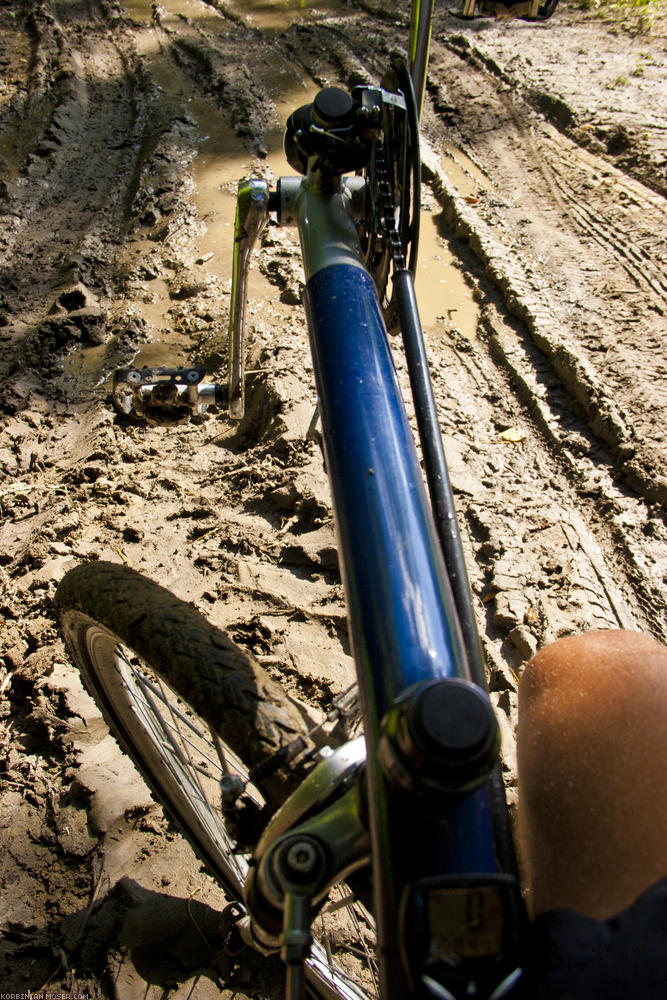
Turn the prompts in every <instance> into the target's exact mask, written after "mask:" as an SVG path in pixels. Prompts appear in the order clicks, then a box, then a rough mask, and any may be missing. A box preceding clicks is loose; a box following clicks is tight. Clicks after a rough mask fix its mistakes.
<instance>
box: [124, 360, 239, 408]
mask: <svg viewBox="0 0 667 1000" xmlns="http://www.w3.org/2000/svg"><path fill="white" fill-rule="evenodd" d="M205 378H206V370H205V369H204V368H202V367H201V366H199V365H193V366H192V367H190V368H118V369H117V370H116V371H115V372H114V377H113V389H112V399H113V404H114V406H115V407H116V409H117V410H118V411H119V413H123V414H125V415H126V416H134V417H142V418H144V419H146V420H149V421H156V422H163V421H167V422H173V421H178V420H186V419H188V417H196V416H200V415H201V414H202V413H204V412H205V411H206V409H207V408H208V406H210V405H211V403H217V404H220V403H221V402H222V401H223V398H226V389H225V390H223V388H222V386H219V385H213V384H212V383H211V382H204V379H205Z"/></svg>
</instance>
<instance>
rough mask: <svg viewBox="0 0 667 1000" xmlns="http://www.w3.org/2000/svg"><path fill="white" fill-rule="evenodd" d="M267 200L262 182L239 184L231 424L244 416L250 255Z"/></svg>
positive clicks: (265, 214) (264, 218) (231, 337)
mask: <svg viewBox="0 0 667 1000" xmlns="http://www.w3.org/2000/svg"><path fill="white" fill-rule="evenodd" d="M269 198H270V194H269V186H268V184H267V182H266V181H263V180H260V179H259V178H256V177H254V178H251V179H250V180H246V181H241V183H240V184H239V190H238V195H237V198H236V219H235V221H234V262H233V270H232V298H231V306H230V311H229V415H230V417H232V419H234V420H241V419H242V418H243V414H244V412H245V393H244V350H243V334H244V328H245V307H246V299H247V292H248V271H249V269H250V255H251V253H252V249H253V247H254V245H255V243H256V242H257V238H258V236H259V234H260V233H261V232H262V230H263V228H264V226H265V225H266V222H267V220H268V218H269Z"/></svg>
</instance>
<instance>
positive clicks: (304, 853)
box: [287, 840, 317, 875]
mask: <svg viewBox="0 0 667 1000" xmlns="http://www.w3.org/2000/svg"><path fill="white" fill-rule="evenodd" d="M287 864H288V865H289V866H290V868H291V869H292V871H295V872H299V874H300V875H309V874H310V873H311V872H312V871H313V869H314V868H315V865H316V864H317V851H316V850H315V848H314V847H313V845H312V844H309V843H308V842H307V841H305V840H302V841H301V842H300V843H297V844H293V845H292V847H290V849H289V851H288V852H287Z"/></svg>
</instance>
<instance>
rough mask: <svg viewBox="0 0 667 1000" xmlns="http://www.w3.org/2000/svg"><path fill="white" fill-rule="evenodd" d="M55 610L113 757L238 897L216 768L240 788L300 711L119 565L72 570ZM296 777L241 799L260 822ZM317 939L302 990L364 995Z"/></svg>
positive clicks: (288, 770)
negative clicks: (113, 743) (117, 753)
mask: <svg viewBox="0 0 667 1000" xmlns="http://www.w3.org/2000/svg"><path fill="white" fill-rule="evenodd" d="M56 607H57V610H58V614H59V618H60V622H61V626H62V631H63V634H64V637H65V641H66V644H67V647H68V650H69V652H70V655H71V657H72V660H73V661H74V663H75V664H76V665H77V666H78V668H79V670H80V672H81V675H82V678H83V680H84V683H85V685H86V687H87V688H88V690H89V691H90V693H91V694H92V696H93V698H94V699H95V701H96V703H97V705H98V707H99V708H100V709H101V711H102V713H103V715H104V718H105V720H106V722H107V724H108V725H109V728H110V729H111V731H112V733H113V735H114V736H115V737H116V739H117V741H118V743H119V744H120V746H121V748H122V749H123V750H124V751H125V752H126V753H127V754H128V755H129V756H130V757H131V758H132V760H133V761H134V763H135V764H136V766H137V767H138V769H139V771H140V772H141V774H142V775H143V777H144V779H145V781H146V783H147V785H148V786H149V788H150V789H151V791H152V792H153V794H154V795H155V797H156V798H157V799H158V801H160V802H161V804H162V805H163V806H164V808H165V811H166V812H167V814H168V815H169V817H170V818H171V819H172V820H173V821H174V822H175V823H176V825H177V826H178V828H179V829H180V831H181V833H182V834H183V835H184V836H185V838H186V840H188V842H189V843H190V845H191V846H192V847H193V849H194V851H195V853H196V854H197V855H198V856H199V858H200V859H201V860H202V861H204V863H205V864H206V866H207V867H208V869H209V870H210V871H211V873H212V874H213V875H214V877H215V878H216V879H217V880H218V881H219V882H220V884H221V885H222V886H223V888H224V889H225V890H226V892H227V894H228V895H230V897H231V898H233V899H236V900H240V899H242V893H243V884H244V881H245V876H246V873H247V870H248V861H249V856H250V852H251V847H252V846H253V844H248V843H247V842H245V841H246V837H244V838H242V839H243V840H244V843H241V844H239V843H238V836H237V835H238V828H237V826H236V821H235V820H233V819H230V817H229V815H226V814H225V813H224V812H223V811H222V809H221V806H220V805H219V802H220V799H219V777H220V773H221V771H222V769H221V766H220V763H219V761H220V760H222V761H223V763H224V765H225V770H226V771H228V772H229V773H231V774H235V775H238V776H239V777H240V778H241V779H242V780H243V781H244V782H246V781H247V779H248V775H249V773H250V771H251V770H253V769H254V768H255V767H256V766H257V765H259V764H261V763H263V762H264V761H265V760H266V759H267V758H268V757H270V756H271V755H272V754H273V753H277V752H279V751H280V750H281V749H283V748H286V747H287V746H288V745H289V744H291V743H292V742H293V741H294V740H295V739H296V738H297V737H298V736H305V735H306V733H307V729H308V727H307V725H306V722H305V720H304V717H303V714H302V713H301V711H300V710H299V709H298V708H297V706H296V705H295V704H293V703H292V702H290V701H289V699H288V698H287V696H286V695H285V693H284V691H283V690H282V688H281V687H280V686H279V685H278V684H277V683H276V682H274V681H273V680H271V678H270V677H269V676H268V675H267V674H266V672H265V671H264V669H263V668H262V667H261V665H260V664H259V663H258V662H257V661H256V660H255V659H254V657H252V656H251V655H250V654H249V653H247V652H245V651H244V650H242V649H240V648H239V647H238V646H236V645H235V644H234V643H233V642H232V641H231V640H230V639H229V638H228V637H227V636H226V635H225V634H224V633H222V632H221V631H219V630H218V629H217V628H215V627H214V626H213V625H211V624H210V623H209V622H207V621H206V620H205V619H204V618H203V617H202V616H201V615H200V614H199V613H198V612H197V611H196V610H195V609H194V608H193V607H192V606H191V605H189V604H187V603H185V602H184V601H181V600H179V599H178V598H176V597H175V596H174V595H173V594H171V593H170V592H169V591H167V590H165V589H164V588H163V587H161V586H159V585H158V584H156V583H154V582H152V581H151V580H148V579H147V578H146V577H143V576H142V575H141V574H139V573H137V572H136V571H135V570H132V569H130V568H129V567H127V566H122V565H116V564H111V563H89V564H85V565H81V566H78V567H76V568H75V569H73V570H71V571H70V572H69V573H67V574H66V575H65V576H64V577H63V580H62V582H61V583H60V585H59V587H58V590H57V593H56ZM212 734H215V736H213V735H212ZM216 754H217V759H216ZM220 754H222V757H220ZM216 768H217V770H216ZM302 777H303V774H302V773H301V771H300V769H299V768H298V767H294V766H293V765H289V766H288V767H285V768H283V769H280V770H278V771H277V772H275V773H274V774H272V775H270V776H269V777H267V778H265V779H264V780H263V781H261V782H260V781H259V780H258V781H257V783H256V784H257V786H259V787H256V786H255V785H253V784H250V783H248V784H247V786H246V789H245V794H244V797H243V798H244V801H245V802H247V803H249V804H250V805H251V806H252V804H253V803H254V808H255V811H256V813H257V814H258V815H260V816H261V815H262V810H264V812H266V813H268V812H272V811H273V810H274V809H275V808H276V807H277V806H278V805H280V804H281V803H282V802H283V801H284V800H285V798H286V797H287V796H288V794H289V793H290V792H291V791H292V790H293V789H294V788H295V787H296V786H297V785H298V784H299V782H300V780H301V779H302ZM216 798H217V801H215V800H216ZM246 833H247V831H246ZM338 908H339V907H338V906H336V907H334V908H333V909H338ZM354 919H355V921H356V920H357V919H358V918H357V916H356V915H355V917H354ZM322 936H323V937H325V938H326V941H327V947H326V948H325V947H323V946H322V945H320V944H319V943H318V942H317V941H316V942H315V945H314V949H313V953H312V956H311V959H310V961H309V965H308V978H309V983H310V986H311V992H314V993H315V994H316V995H318V996H320V997H323V998H326V1000H334V998H335V1000H341V998H342V1000H361V998H362V997H366V996H367V995H368V990H367V988H366V986H365V985H359V984H358V981H357V980H358V978H359V975H358V973H357V972H356V970H351V969H345V968H344V967H342V968H341V966H340V962H333V961H332V959H331V948H330V937H331V935H330V933H329V931H328V930H327V931H324V930H323V931H322ZM370 992H371V993H372V992H373V991H372V990H370Z"/></svg>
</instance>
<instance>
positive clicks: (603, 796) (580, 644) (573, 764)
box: [517, 631, 667, 919]
mask: <svg viewBox="0 0 667 1000" xmlns="http://www.w3.org/2000/svg"><path fill="white" fill-rule="evenodd" d="M517 752H518V763H519V837H520V846H521V853H522V857H523V861H524V864H525V868H526V877H527V884H528V889H529V909H530V911H531V914H532V916H533V917H535V916H538V915H539V914H541V913H544V912H546V911H547V910H551V909H556V908H568V909H575V910H578V911H579V912H580V913H583V914H586V915H588V916H592V917H596V918H599V919H604V918H607V917H609V916H611V915H612V914H613V913H616V912H618V911H619V910H621V909H623V908H624V907H626V906H628V905H630V903H632V902H633V900H634V899H635V898H636V897H637V896H638V895H639V894H640V893H641V892H642V891H643V890H644V889H646V888H648V886H649V885H651V884H652V883H653V882H655V881H656V880H657V879H659V878H660V877H661V876H663V875H665V874H666V873H667V649H666V648H665V647H664V646H662V645H660V644H659V643H657V642H656V641H655V640H654V639H652V638H650V637H648V636H645V635H642V634H640V633H636V632H617V631H609V632H590V633H587V634H586V635H581V636H572V637H568V638H566V639H561V640H559V641H558V642H556V643H554V644H552V645H551V646H548V647H545V649H543V650H541V651H540V652H539V653H537V655H536V656H535V657H533V659H532V660H531V662H530V663H529V664H528V666H527V667H526V669H525V671H524V675H523V677H522V679H521V685H520V689H519V733H518V747H517Z"/></svg>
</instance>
